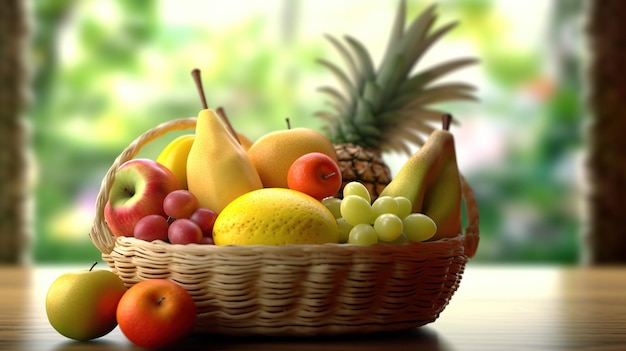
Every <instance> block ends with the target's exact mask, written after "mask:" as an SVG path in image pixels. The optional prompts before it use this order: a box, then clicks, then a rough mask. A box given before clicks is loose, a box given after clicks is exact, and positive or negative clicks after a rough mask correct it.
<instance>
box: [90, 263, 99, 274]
mask: <svg viewBox="0 0 626 351" xmlns="http://www.w3.org/2000/svg"><path fill="white" fill-rule="evenodd" d="M97 264H98V261H95V262H94V263H93V264H92V265H91V267H90V268H89V271H90V272H91V270H92V269H93V267H95V266H96V265H97Z"/></svg>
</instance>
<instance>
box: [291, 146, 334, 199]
mask: <svg viewBox="0 0 626 351" xmlns="http://www.w3.org/2000/svg"><path fill="white" fill-rule="evenodd" d="M287 184H288V187H289V189H292V190H298V191H301V192H303V193H305V194H309V195H311V196H312V197H314V198H316V199H318V200H321V199H323V198H325V197H328V196H332V195H334V194H335V193H336V192H337V191H339V188H341V170H340V169H339V166H338V165H337V162H335V160H333V159H332V158H331V157H329V156H328V155H326V154H323V153H321V152H311V153H308V154H304V155H302V156H300V157H298V158H297V159H296V160H295V161H294V162H293V163H292V164H291V167H289V171H288V173H287Z"/></svg>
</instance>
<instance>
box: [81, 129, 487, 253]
mask: <svg viewBox="0 0 626 351" xmlns="http://www.w3.org/2000/svg"><path fill="white" fill-rule="evenodd" d="M196 120H197V118H196V117H187V118H179V119H174V120H171V121H168V122H164V123H161V124H159V125H157V126H156V127H154V128H152V129H149V130H148V131H146V132H144V133H143V134H141V135H140V136H138V137H137V138H136V139H135V140H134V141H133V142H131V143H130V144H129V146H128V147H127V148H126V149H124V151H123V152H122V153H121V154H120V155H119V156H118V157H117V158H116V159H115V161H114V162H113V164H112V165H111V167H110V168H109V170H108V171H107V173H106V175H105V177H104V178H103V179H102V182H101V185H100V191H99V193H98V197H97V199H96V213H95V218H94V221H93V225H92V227H91V230H90V232H89V238H90V240H91V241H92V243H93V244H94V245H95V246H96V247H97V248H98V250H99V251H100V252H102V253H103V254H106V255H108V254H110V253H111V252H112V251H113V250H114V248H115V247H116V245H117V244H118V243H121V242H125V243H129V242H130V243H132V244H133V245H138V246H141V247H143V248H146V249H152V250H156V251H164V252H181V253H187V254H202V253H206V252H209V251H211V250H220V251H221V252H224V253H226V252H237V254H241V252H242V251H241V250H242V248H245V250H246V251H249V252H273V253H285V252H290V251H293V250H297V251H299V252H305V251H306V252H311V253H315V252H328V250H331V251H332V250H339V252H356V253H367V252H370V251H376V252H380V251H381V250H382V251H388V252H390V253H393V252H394V251H405V250H408V249H409V250H410V249H413V250H414V249H416V248H427V247H436V246H444V247H448V246H461V247H463V248H464V255H466V256H468V257H470V258H471V257H473V256H474V254H475V253H476V249H477V247H478V242H479V239H480V236H479V226H478V222H479V217H478V205H477V203H476V200H475V198H474V194H473V191H472V189H471V187H470V186H469V184H468V183H467V181H466V180H465V178H464V177H463V175H460V177H461V191H462V195H463V199H464V201H465V207H466V210H467V217H468V223H467V226H466V228H465V230H464V233H459V234H458V235H457V236H455V237H451V238H442V239H439V240H434V241H426V242H418V243H407V244H396V245H391V244H382V243H381V244H374V245H353V244H343V243H342V244H340V243H336V244H335V243H331V244H323V245H312V244H310V245H282V246H274V245H246V246H241V245H226V246H215V245H206V244H204V245H203V244H188V245H173V244H170V243H166V242H164V241H154V242H148V241H144V240H140V239H136V238H133V237H116V236H115V235H114V234H113V233H112V232H111V230H110V229H109V227H108V226H107V224H106V221H105V219H104V207H105V205H106V202H107V201H108V196H109V190H110V188H111V186H112V184H113V180H114V178H115V172H116V170H117V169H118V168H119V167H120V166H121V165H122V164H123V163H124V162H126V161H128V160H130V159H132V158H134V157H135V156H136V155H137V154H138V153H139V151H140V150H141V148H142V147H143V146H144V145H146V144H148V143H149V142H151V141H153V140H155V139H157V138H159V137H161V136H163V135H165V134H167V133H169V132H172V131H180V130H187V129H193V128H195V125H196Z"/></svg>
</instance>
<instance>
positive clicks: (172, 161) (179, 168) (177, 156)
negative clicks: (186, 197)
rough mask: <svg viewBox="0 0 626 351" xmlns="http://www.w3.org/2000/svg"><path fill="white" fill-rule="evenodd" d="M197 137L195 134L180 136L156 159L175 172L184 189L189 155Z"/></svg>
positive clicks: (185, 187)
mask: <svg viewBox="0 0 626 351" xmlns="http://www.w3.org/2000/svg"><path fill="white" fill-rule="evenodd" d="M195 138H196V136H195V135H194V134H185V135H181V136H179V137H178V138H176V139H174V140H172V141H171V142H170V143H169V144H167V145H166V146H165V148H163V150H162V151H161V153H160V154H159V156H158V157H157V159H156V161H157V162H158V163H160V164H162V165H163V166H165V167H167V168H168V169H169V170H170V171H172V173H174V175H175V176H176V178H178V181H179V182H180V185H181V187H182V188H183V189H187V155H189V150H191V145H192V144H193V141H194V139H195Z"/></svg>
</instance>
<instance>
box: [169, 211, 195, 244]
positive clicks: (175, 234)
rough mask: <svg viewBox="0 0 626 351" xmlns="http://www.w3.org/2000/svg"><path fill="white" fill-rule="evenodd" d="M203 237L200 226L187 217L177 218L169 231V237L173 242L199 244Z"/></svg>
mask: <svg viewBox="0 0 626 351" xmlns="http://www.w3.org/2000/svg"><path fill="white" fill-rule="evenodd" d="M203 237H204V235H203V234H202V229H200V226H199V225H198V224H196V223H195V222H194V221H192V220H191V219H187V218H181V219H177V220H175V221H174V222H172V223H171V224H170V227H169V230H168V231H167V238H168V239H169V241H170V243H172V244H181V245H187V244H199V243H200V242H202V238H203Z"/></svg>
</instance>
